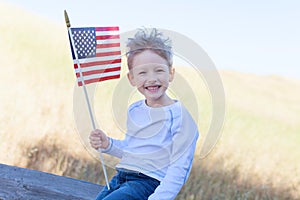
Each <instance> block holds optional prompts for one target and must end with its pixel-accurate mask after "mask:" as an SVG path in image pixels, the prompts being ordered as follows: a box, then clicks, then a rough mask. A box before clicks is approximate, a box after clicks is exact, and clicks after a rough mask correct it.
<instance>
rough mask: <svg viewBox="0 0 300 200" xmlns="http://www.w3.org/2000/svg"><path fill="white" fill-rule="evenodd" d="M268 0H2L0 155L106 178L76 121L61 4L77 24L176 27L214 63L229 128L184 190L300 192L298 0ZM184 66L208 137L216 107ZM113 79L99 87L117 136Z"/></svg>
mask: <svg viewBox="0 0 300 200" xmlns="http://www.w3.org/2000/svg"><path fill="white" fill-rule="evenodd" d="M267 2H268V1H264V2H263V3H262V2H258V1H254V2H252V3H248V4H243V5H241V4H239V3H233V1H232V2H231V3H228V4H226V5H225V3H221V2H220V1H212V2H211V3H204V2H202V1H197V3H196V2H194V1H190V2H187V3H184V4H183V3H180V2H179V1H172V2H171V1H165V2H158V1H151V2H149V5H146V3H145V4H143V5H140V4H141V3H139V2H138V1H126V3H120V4H116V3H108V2H103V3H101V2H98V1H97V3H96V2H94V1H85V4H79V3H73V4H72V5H71V3H70V2H67V1H57V2H56V1H45V2H35V1H17V0H12V1H0V19H1V21H0V60H1V64H0V67H1V79H0V102H1V104H0V111H1V112H0V138H1V139H0V152H2V153H1V155H0V163H3V164H9V165H14V166H20V167H26V168H30V169H36V170H40V171H45V172H50V173H54V174H58V175H64V176H69V177H73V178H77V179H81V180H87V181H90V182H94V183H98V184H105V182H104V178H103V173H102V171H101V164H100V162H99V159H98V155H97V153H96V152H93V150H91V149H90V147H88V146H87V145H84V143H85V141H84V137H86V136H85V135H82V134H80V133H79V131H78V129H77V126H76V122H75V121H74V113H73V101H74V97H73V92H74V90H76V86H75V75H74V71H73V64H72V59H71V55H70V47H69V43H68V38H67V31H66V27H65V22H64V17H63V10H64V9H66V10H67V11H68V13H69V17H70V19H71V24H72V25H73V26H74V27H75V26H106V25H119V26H120V30H121V32H122V31H129V30H133V29H136V28H139V27H142V26H145V27H159V28H165V29H170V30H173V31H176V32H179V33H181V34H184V35H186V36H187V37H189V38H191V39H192V40H194V41H195V42H197V43H198V44H199V45H200V46H201V47H202V48H204V50H205V51H206V52H207V53H208V55H209V56H210V57H211V58H212V60H213V61H214V63H215V65H216V67H217V68H218V70H219V74H220V76H221V79H222V81H223V85H224V90H225V95H226V119H225V122H224V127H223V130H222V135H221V138H220V140H219V141H218V143H217V145H216V147H215V149H214V150H213V151H212V152H211V153H210V154H209V156H208V157H206V158H205V159H200V158H199V157H198V156H197V155H195V161H194V166H193V169H192V172H191V176H190V178H189V179H188V182H187V183H186V185H185V186H184V187H183V188H182V190H181V192H180V194H179V196H178V199H300V162H299V161H300V160H299V158H300V147H299V143H300V116H299V113H300V104H299V102H300V95H299V91H300V71H299V69H300V61H299V59H297V56H298V53H299V52H300V38H299V37H300V28H299V26H296V22H299V19H300V14H299V13H300V12H298V11H299V4H298V2H296V1H290V0H289V1H285V2H283V1H275V2H274V1H272V3H271V1H270V2H268V3H267ZM134 6H136V7H134ZM107 8H110V9H107ZM137 8H139V9H137ZM115 13H117V14H115ZM184 65H186V63H184V62H182V61H181V60H180V59H179V58H177V59H176V62H175V67H176V68H177V69H178V70H177V71H178V72H179V73H180V75H181V76H182V77H183V78H186V80H187V81H188V83H189V84H190V85H191V88H192V90H193V91H194V93H195V96H196V97H197V100H198V104H199V105H200V108H199V115H200V116H201V117H200V120H199V122H198V125H199V130H200V132H201V133H203V134H204V135H205V133H206V132H207V130H208V127H209V124H210V119H211V115H212V112H213V111H212V109H211V102H210V94H209V91H208V90H207V88H206V87H205V83H204V82H203V80H202V79H199V77H198V78H197V76H195V77H193V76H194V75H195V73H194V71H193V69H192V68H191V67H189V66H184ZM125 73H126V66H124V67H123V68H122V74H123V75H124V74H125ZM118 81H119V80H112V81H108V82H103V83H99V84H98V86H97V88H98V89H97V92H96V93H95V96H94V98H95V102H96V103H95V113H96V116H97V119H99V124H100V125H101V128H103V129H104V130H106V131H107V132H112V133H116V134H120V130H119V128H118V127H117V126H116V124H115V121H114V119H113V116H112V114H111V108H110V107H109V106H108V104H107V102H111V101H112V92H113V90H114V88H115V87H116V86H117V84H118ZM175 96H176V94H175ZM103 97H104V98H103ZM186 103H188V101H187V102H186ZM83 107H84V108H85V107H86V105H83ZM87 134H88V132H87ZM200 144H201V140H200V141H199V145H198V146H199V148H201V147H200ZM109 159H110V158H108V157H106V160H109ZM111 166H113V165H109V166H108V167H107V169H108V173H109V176H110V177H111V176H112V175H113V174H114V172H115V171H114V169H113V167H111Z"/></svg>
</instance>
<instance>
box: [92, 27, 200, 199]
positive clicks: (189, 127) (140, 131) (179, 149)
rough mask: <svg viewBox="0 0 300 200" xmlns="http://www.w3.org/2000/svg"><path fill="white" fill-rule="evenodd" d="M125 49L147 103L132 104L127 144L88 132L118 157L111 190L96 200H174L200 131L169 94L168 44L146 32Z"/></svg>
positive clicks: (154, 32) (153, 32)
mask: <svg viewBox="0 0 300 200" xmlns="http://www.w3.org/2000/svg"><path fill="white" fill-rule="evenodd" d="M127 47H128V48H129V51H128V53H127V64H128V68H129V73H128V74H127V76H128V79H129V82H130V84H131V85H132V86H134V87H136V88H137V90H138V91H139V92H140V93H141V94H142V95H143V96H144V97H145V99H144V100H140V101H137V102H135V103H133V104H132V105H130V106H129V108H128V113H127V132H126V136H125V139H124V140H116V139H112V138H110V137H108V136H107V135H106V134H105V133H104V132H103V131H101V130H98V129H97V130H94V131H92V132H91V134H90V144H91V146H92V147H93V148H95V149H99V148H101V149H102V152H104V153H107V154H110V155H113V156H116V157H118V158H120V162H119V164H117V166H116V169H117V174H116V175H115V176H114V177H113V178H112V180H111V181H110V190H108V189H107V187H105V188H104V189H103V190H102V191H101V192H100V193H99V195H98V196H97V200H100V199H103V200H112V199H116V200H122V199H124V200H125V199H126V200H130V199H139V200H140V199H149V200H163V199H166V200H171V199H174V198H175V197H176V195H177V194H178V192H179V191H180V189H181V187H182V186H183V184H184V183H185V182H186V180H187V178H188V175H189V173H190V170H191V167H192V161H193V157H194V151H195V148H196V142H197V139H198V135H199V134H198V128H197V126H196V124H195V122H194V121H193V119H192V117H191V116H190V114H189V113H188V111H187V110H186V109H185V108H184V106H183V105H182V104H181V103H180V101H177V100H173V99H171V98H170V97H169V96H168V95H167V94H166V90H167V89H168V86H169V83H170V82H171V81H172V80H173V78H174V73H175V69H174V68H173V67H172V64H173V60H172V57H173V53H172V48H171V45H170V40H169V39H168V38H164V36H163V35H162V33H160V32H158V31H157V29H152V30H151V31H149V30H147V29H145V30H139V31H138V32H137V33H136V34H135V36H134V38H129V39H128V44H127Z"/></svg>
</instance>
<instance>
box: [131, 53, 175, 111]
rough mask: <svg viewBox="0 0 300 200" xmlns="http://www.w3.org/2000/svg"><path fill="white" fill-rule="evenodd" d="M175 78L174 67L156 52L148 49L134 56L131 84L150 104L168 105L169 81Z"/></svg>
mask: <svg viewBox="0 0 300 200" xmlns="http://www.w3.org/2000/svg"><path fill="white" fill-rule="evenodd" d="M173 78H174V69H173V68H170V67H169V66H168V65H167V61H166V60H165V59H164V58H162V57H160V56H159V55H157V54H156V53H154V52H152V51H150V50H146V51H143V52H141V53H139V54H137V55H136V56H135V57H134V58H133V62H132V68H131V70H130V72H129V73H128V79H129V81H130V83H131V85H133V86H136V87H137V89H138V91H139V92H140V93H141V94H143V95H144V96H145V98H146V100H147V104H148V105H150V106H151V105H166V104H168V101H170V98H169V97H168V96H167V95H166V93H165V92H166V90H167V89H168V87H169V82H171V81H172V80H173Z"/></svg>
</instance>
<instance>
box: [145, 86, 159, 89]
mask: <svg viewBox="0 0 300 200" xmlns="http://www.w3.org/2000/svg"><path fill="white" fill-rule="evenodd" d="M147 89H148V90H156V89H158V86H148V87H147Z"/></svg>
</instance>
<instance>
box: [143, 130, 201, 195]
mask: <svg viewBox="0 0 300 200" xmlns="http://www.w3.org/2000/svg"><path fill="white" fill-rule="evenodd" d="M197 138H198V132H197V133H196V134H195V137H194V139H193V141H192V144H191V145H190V146H189V147H188V148H186V147H185V148H183V149H186V150H185V152H183V154H182V155H180V157H179V158H178V159H177V160H176V161H174V162H173V163H171V164H170V165H169V167H168V170H167V174H166V176H165V177H164V179H163V180H162V181H161V182H160V185H159V186H158V187H157V188H156V190H155V191H154V193H153V194H152V195H151V196H150V197H149V198H148V200H171V199H175V197H176V196H177V194H178V193H179V191H180V189H181V188H182V186H183V184H184V183H185V182H186V180H187V178H188V176H189V173H190V171H191V168H192V162H193V158H194V152H195V148H196V142H197ZM175 139H176V138H175ZM177 139H179V138H177Z"/></svg>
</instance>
